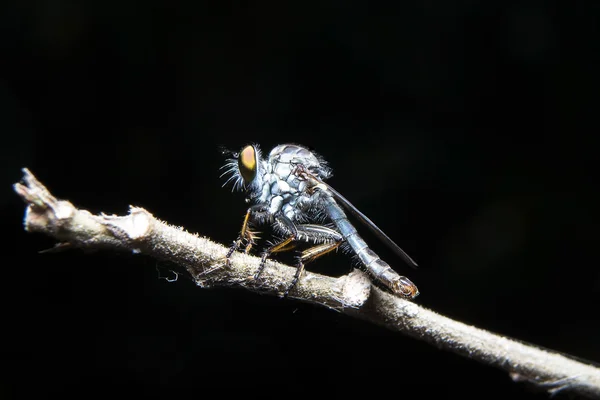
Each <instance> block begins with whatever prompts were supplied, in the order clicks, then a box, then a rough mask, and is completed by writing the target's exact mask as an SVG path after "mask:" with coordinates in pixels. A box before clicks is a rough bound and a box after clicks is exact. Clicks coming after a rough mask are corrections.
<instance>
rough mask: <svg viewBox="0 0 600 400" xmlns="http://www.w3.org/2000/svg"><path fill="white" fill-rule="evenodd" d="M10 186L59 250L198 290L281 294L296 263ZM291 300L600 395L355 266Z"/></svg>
mask: <svg viewBox="0 0 600 400" xmlns="http://www.w3.org/2000/svg"><path fill="white" fill-rule="evenodd" d="M23 172H24V177H23V182H24V183H23V184H21V183H17V184H15V185H14V188H15V191H16V192H17V193H18V194H19V196H21V198H23V200H24V201H25V203H27V210H26V213H25V220H24V224H25V229H26V230H27V231H29V232H41V233H45V234H47V235H50V236H52V237H54V238H56V239H57V240H58V241H59V245H60V246H61V247H64V246H71V247H80V248H95V249H98V248H105V249H109V250H121V251H129V252H132V253H135V254H138V253H141V254H146V255H149V256H151V257H154V258H157V259H161V260H168V261H170V262H173V263H176V264H178V265H181V266H183V267H185V268H186V269H187V271H188V272H189V273H190V274H191V276H192V278H193V279H194V281H195V282H196V283H197V284H198V285H199V286H200V287H214V286H236V287H242V288H245V289H248V290H251V291H257V292H261V293H270V294H274V295H281V293H283V291H284V290H285V289H286V288H287V286H288V285H289V282H290V281H291V279H292V277H293V275H294V270H295V268H292V267H289V266H286V265H283V264H280V263H275V262H273V263H270V264H269V268H267V269H265V271H264V273H263V275H262V276H261V279H260V280H259V281H255V280H254V279H253V278H252V276H253V274H254V272H255V271H256V269H257V268H258V265H259V263H260V259H259V258H257V257H253V256H249V255H246V254H241V253H236V254H235V255H234V256H233V257H232V259H231V264H230V265H229V266H228V265H226V263H225V261H224V257H225V254H226V252H227V248H225V247H223V246H221V245H219V244H217V243H214V242H212V241H211V240H209V239H207V238H203V237H200V236H198V235H195V234H190V233H188V232H186V231H185V230H184V229H182V228H178V227H173V226H170V225H168V224H166V223H165V222H162V221H159V220H158V219H156V218H154V217H153V216H152V214H150V213H149V212H148V211H146V210H144V209H142V208H138V207H131V210H130V212H129V214H128V215H126V216H114V215H105V214H100V215H93V214H91V213H90V212H88V211H86V210H80V209H77V208H76V207H75V206H74V205H73V204H71V203H70V202H68V201H65V200H58V199H56V198H55V197H54V196H53V195H52V194H51V193H50V192H49V191H48V190H47V189H46V187H45V186H44V185H42V184H41V183H40V182H39V181H38V180H37V179H36V178H35V177H34V176H33V175H32V174H31V172H29V171H28V170H27V169H24V170H23ZM290 297H292V298H295V299H298V300H301V301H305V302H309V303H313V304H318V305H322V306H326V307H329V308H332V309H335V310H337V311H339V312H342V313H345V314H348V315H351V316H354V317H357V318H360V319H363V320H366V321H370V322H373V323H376V324H379V325H383V326H386V327H387V328H389V329H392V330H396V331H401V332H403V333H405V334H407V335H409V336H412V337H415V338H418V339H421V340H424V341H426V342H429V343H431V344H434V345H436V346H437V347H439V348H442V349H446V350H450V351H453V352H455V353H458V354H461V355H463V356H466V357H469V358H472V359H474V360H477V361H480V362H482V363H485V364H488V365H492V366H495V367H498V368H502V369H504V370H506V371H507V372H509V374H510V376H511V377H512V378H513V379H514V380H515V381H527V382H530V383H532V384H535V385H537V386H539V387H540V388H544V389H545V390H547V391H548V392H550V393H556V392H559V391H566V392H571V393H576V394H581V395H586V396H589V397H593V398H600V369H598V368H596V367H594V366H591V365H588V364H584V363H582V362H579V361H576V360H574V359H571V358H568V357H566V356H564V355H562V354H558V353H554V352H551V351H547V350H543V349H540V348H538V347H535V346H533V345H528V344H525V343H522V342H519V341H515V340H512V339H509V338H506V337H503V336H500V335H497V334H494V333H491V332H488V331H485V330H482V329H479V328H476V327H474V326H469V325H466V324H463V323H461V322H458V321H455V320H452V319H450V318H447V317H444V316H442V315H439V314H437V313H435V312H433V311H431V310H428V309H425V308H423V307H421V306H419V305H418V304H416V303H413V302H411V301H408V300H404V299H401V298H398V297H395V296H393V295H391V294H388V293H386V292H383V291H381V290H380V289H378V288H376V287H374V286H372V285H371V283H370V280H369V279H368V277H367V276H366V275H365V274H363V273H362V272H361V271H359V270H355V271H353V272H352V273H350V274H348V275H345V276H342V277H339V278H332V277H328V276H324V275H320V274H316V273H312V272H308V271H306V272H305V273H304V275H303V276H302V279H300V281H299V283H298V285H297V286H296V287H295V289H294V290H292V291H291V293H290Z"/></svg>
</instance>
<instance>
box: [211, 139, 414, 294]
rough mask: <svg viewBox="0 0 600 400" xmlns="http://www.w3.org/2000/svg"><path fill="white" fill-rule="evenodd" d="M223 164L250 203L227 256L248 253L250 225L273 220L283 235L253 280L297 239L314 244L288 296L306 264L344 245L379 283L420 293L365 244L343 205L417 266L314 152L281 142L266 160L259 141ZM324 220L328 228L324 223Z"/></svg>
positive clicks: (396, 291)
mask: <svg viewBox="0 0 600 400" xmlns="http://www.w3.org/2000/svg"><path fill="white" fill-rule="evenodd" d="M223 168H224V169H225V172H224V173H223V175H222V176H224V175H230V176H229V178H228V179H227V181H226V182H225V185H226V184H228V183H229V182H233V187H234V190H236V189H241V190H244V191H245V192H246V195H247V197H246V201H247V202H248V203H249V204H251V206H250V207H249V208H248V211H247V212H246V216H245V218H244V222H243V223H242V229H241V230H240V233H239V235H238V237H237V239H236V240H235V241H234V242H233V245H232V246H231V248H230V249H229V252H228V253H227V256H226V258H227V260H229V259H230V258H231V255H232V254H233V253H234V252H235V251H236V250H238V249H239V248H240V246H242V245H244V246H245V251H246V252H249V251H250V248H251V247H252V245H253V244H254V243H255V239H256V235H255V233H254V232H253V231H252V230H251V229H250V225H251V224H262V223H271V224H273V226H274V228H275V231H276V232H277V233H279V234H280V235H281V236H282V237H283V239H281V240H279V241H278V242H276V243H274V244H272V245H271V246H269V247H268V248H267V249H266V250H265V251H264V252H263V254H262V259H261V263H260V266H259V268H258V270H257V272H256V274H255V276H254V278H255V279H258V278H259V277H260V275H261V273H262V272H263V270H264V269H265V266H266V260H267V258H268V257H269V256H270V255H271V254H273V253H276V252H280V251H284V250H288V249H289V248H291V247H292V246H293V245H294V243H295V242H298V241H305V242H309V243H312V244H313V246H312V247H310V248H308V249H306V250H304V251H302V253H301V254H300V257H299V259H298V264H297V269H296V273H295V275H294V278H293V280H292V282H291V284H290V286H289V287H288V289H287V291H286V292H285V295H287V294H288V293H289V291H290V290H291V289H293V287H294V286H295V285H296V283H297V282H298V280H299V279H300V276H301V274H302V271H303V270H304V265H305V264H306V263H307V262H310V261H313V260H315V259H316V258H318V257H320V256H322V255H324V254H326V253H329V252H330V251H332V250H335V249H337V248H338V247H339V246H340V245H341V244H342V243H347V244H348V245H349V247H350V248H351V249H352V251H353V252H354V253H355V254H356V256H357V257H358V258H359V259H360V261H361V262H362V264H363V265H364V268H365V269H366V270H367V271H368V273H369V274H370V275H371V276H372V278H373V279H374V280H375V281H376V282H377V283H379V284H380V285H382V286H383V287H385V288H386V289H388V290H389V291H391V292H392V293H394V294H395V295H398V296H400V297H404V298H408V299H413V298H415V297H416V296H417V295H418V294H419V290H418V289H417V287H416V286H415V285H414V284H413V283H412V282H411V281H410V280H409V279H408V278H406V277H404V276H401V275H399V274H398V273H397V272H396V271H394V270H393V269H392V268H391V267H390V266H389V265H388V264H387V263H386V262H385V261H383V260H382V259H381V258H379V256H378V255H377V254H375V252H374V251H372V250H371V249H370V248H369V246H368V245H367V243H366V242H365V241H364V240H363V239H362V238H361V237H360V236H359V235H358V232H357V231H356V228H354V226H353V225H352V224H351V223H350V221H349V220H348V217H347V216H346V213H345V212H344V209H343V208H345V209H347V210H348V211H350V212H351V213H352V214H353V215H354V217H356V218H357V219H358V220H359V221H361V222H362V223H364V224H365V225H367V226H368V227H369V228H370V229H371V230H372V231H373V232H374V233H375V234H376V235H377V236H378V237H379V238H380V239H381V240H382V241H383V242H385V243H386V244H387V245H388V246H389V247H390V248H392V249H393V250H394V251H395V252H396V253H397V254H398V255H399V256H400V258H402V259H403V260H404V261H405V262H406V263H407V264H408V265H410V266H413V267H416V265H417V264H416V263H415V262H414V261H413V260H412V258H410V257H409V256H408V254H406V253H405V252H404V251H403V250H402V249H401V248H400V247H399V246H398V245H397V244H396V243H394V242H393V241H392V239H390V238H389V237H388V236H387V235H386V234H385V233H383V231H381V229H379V228H378V227H377V226H376V225H375V224H374V223H373V222H372V221H371V220H370V219H369V218H367V216H366V215H364V214H363V213H361V212H360V211H359V210H358V209H357V208H356V207H354V206H353V205H352V204H351V203H350V202H349V201H348V200H346V198H345V197H344V196H342V195H341V194H340V193H339V192H337V191H336V190H335V189H333V188H332V187H331V186H330V185H328V184H327V183H325V180H327V179H328V178H329V177H330V176H331V168H330V167H329V166H328V165H327V163H326V162H325V161H324V160H323V159H322V158H321V157H320V156H318V155H317V154H315V153H314V152H311V151H309V150H308V149H306V148H305V147H302V146H299V145H295V144H282V145H279V146H276V147H275V148H273V150H271V152H270V153H269V155H268V157H267V158H266V159H264V158H262V155H261V151H260V149H259V147H258V146H257V145H248V146H245V147H244V148H243V149H242V150H241V151H240V152H239V153H233V157H232V158H230V159H228V160H227V162H226V164H225V165H224V166H223ZM225 185H224V186H225ZM327 221H329V222H330V224H329V226H326V225H325V223H326V222H327ZM331 223H332V224H331Z"/></svg>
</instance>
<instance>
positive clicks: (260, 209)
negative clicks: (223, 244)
mask: <svg viewBox="0 0 600 400" xmlns="http://www.w3.org/2000/svg"><path fill="white" fill-rule="evenodd" d="M266 210H267V208H266V206H265V205H264V204H255V205H253V206H252V207H250V208H248V211H246V216H245V217H244V222H243V223H242V229H240V234H239V235H238V237H237V239H236V240H234V241H233V244H232V245H231V247H230V248H229V251H228V252H227V255H226V256H225V259H226V260H227V265H229V264H230V262H231V261H230V260H231V256H232V255H233V253H234V252H235V251H236V250H237V249H239V248H240V246H241V245H242V243H243V242H244V241H246V242H247V244H246V248H245V249H244V252H245V253H248V252H250V249H251V248H252V245H253V244H254V241H255V240H256V239H257V238H258V237H257V236H256V233H254V232H253V231H252V230H251V229H250V227H249V225H250V222H251V221H253V220H254V219H255V218H254V216H255V214H257V213H264V212H265V211H266Z"/></svg>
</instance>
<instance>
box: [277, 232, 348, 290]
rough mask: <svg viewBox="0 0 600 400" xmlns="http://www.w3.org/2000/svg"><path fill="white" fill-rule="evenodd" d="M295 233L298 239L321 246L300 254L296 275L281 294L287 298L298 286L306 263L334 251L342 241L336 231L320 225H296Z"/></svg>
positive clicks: (341, 237)
mask: <svg viewBox="0 0 600 400" xmlns="http://www.w3.org/2000/svg"><path fill="white" fill-rule="evenodd" d="M297 231H298V236H299V237H300V238H304V239H306V240H313V241H314V242H315V243H318V242H321V244H318V245H316V246H313V247H311V248H308V249H306V250H304V251H303V252H302V253H301V254H300V258H299V259H298V264H296V273H295V274H294V278H293V279H292V282H291V283H290V285H289V286H288V288H287V289H286V290H285V292H284V293H283V296H284V297H287V295H288V294H289V292H290V291H291V290H292V289H293V288H294V287H295V286H296V284H298V281H299V280H300V276H301V275H302V272H303V271H304V266H305V265H306V263H309V262H311V261H314V260H316V259H317V258H319V257H321V256H322V255H325V254H327V253H329V252H330V251H333V250H336V249H337V248H338V247H339V246H340V244H342V241H343V236H342V235H341V234H340V233H339V232H338V231H336V230H333V229H330V228H327V227H324V226H321V225H311V224H304V225H298V227H297Z"/></svg>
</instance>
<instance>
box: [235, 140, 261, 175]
mask: <svg viewBox="0 0 600 400" xmlns="http://www.w3.org/2000/svg"><path fill="white" fill-rule="evenodd" d="M256 165H257V160H256V149H255V148H254V146H252V145H248V146H246V147H244V148H243V149H242V151H240V155H239V156H238V168H239V170H240V175H241V176H242V179H244V183H250V182H252V181H253V180H254V178H255V177H256Z"/></svg>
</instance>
